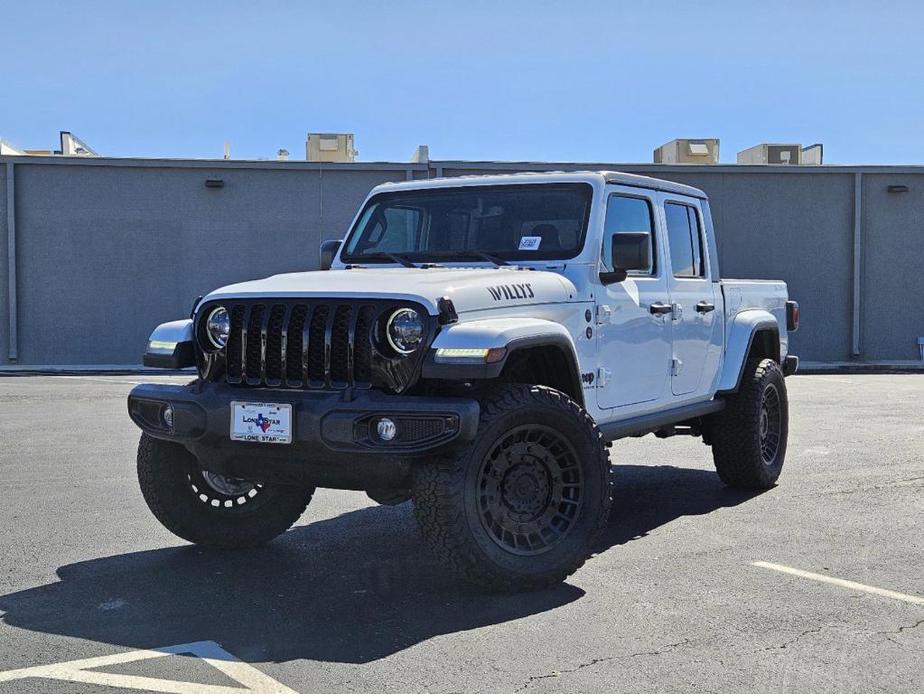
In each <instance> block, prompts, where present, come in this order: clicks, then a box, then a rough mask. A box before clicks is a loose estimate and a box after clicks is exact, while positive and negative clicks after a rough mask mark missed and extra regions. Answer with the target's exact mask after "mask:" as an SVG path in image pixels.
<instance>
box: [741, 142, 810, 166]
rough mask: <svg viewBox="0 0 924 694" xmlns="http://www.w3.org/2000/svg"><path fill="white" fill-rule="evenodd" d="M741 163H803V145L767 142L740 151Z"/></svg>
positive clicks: (795, 164)
mask: <svg viewBox="0 0 924 694" xmlns="http://www.w3.org/2000/svg"><path fill="white" fill-rule="evenodd" d="M738 163H739V164H790V165H794V166H797V165H799V164H801V163H802V145H799V144H770V143H767V142H764V143H761V144H759V145H754V146H753V147H748V148H747V149H743V150H741V151H740V152H738Z"/></svg>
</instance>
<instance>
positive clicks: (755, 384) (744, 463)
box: [709, 359, 789, 489]
mask: <svg viewBox="0 0 924 694" xmlns="http://www.w3.org/2000/svg"><path fill="white" fill-rule="evenodd" d="M774 397H775V398H776V401H777V409H776V414H772V413H771V414H768V412H767V408H768V405H767V400H768V398H774ZM764 418H766V419H764ZM762 419H764V423H763V424H762ZM770 419H773V420H774V421H776V422H777V423H778V431H777V432H776V436H777V437H778V440H777V442H776V445H775V447H774V450H773V454H772V455H769V454H768V452H767V451H768V448H767V445H768V440H769V439H768V435H767V434H766V433H764V434H762V427H764V428H765V430H767V431H768V430H769V428H770V427H772V426H773V423H772V422H770V423H768V422H769V421H770ZM709 426H710V434H711V440H712V458H713V461H714V462H715V469H716V472H718V473H719V477H720V478H721V479H722V481H723V482H725V484H727V485H729V486H731V487H740V488H743V489H769V488H770V487H772V486H773V485H774V484H775V483H776V480H777V478H778V477H779V476H780V472H782V470H783V462H784V460H785V458H786V440H787V438H788V434H789V404H788V400H787V395H786V381H785V379H784V378H783V372H782V370H780V366H779V364H777V363H776V362H775V361H774V360H773V359H750V360H748V362H747V364H746V365H745V367H744V373H743V374H742V376H741V384H740V386H739V388H738V392H737V393H734V394H733V395H730V396H728V398H727V401H726V405H725V409H724V410H722V411H721V412H719V413H717V414H715V415H713V416H712V418H711V419H710V421H709Z"/></svg>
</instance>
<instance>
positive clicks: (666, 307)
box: [648, 301, 674, 316]
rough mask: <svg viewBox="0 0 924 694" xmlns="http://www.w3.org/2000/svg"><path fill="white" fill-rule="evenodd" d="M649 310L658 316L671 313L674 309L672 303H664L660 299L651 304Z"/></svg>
mask: <svg viewBox="0 0 924 694" xmlns="http://www.w3.org/2000/svg"><path fill="white" fill-rule="evenodd" d="M648 310H649V311H651V313H653V314H654V315H656V316H663V315H664V314H665V313H671V312H672V311H673V310H674V309H673V307H672V306H671V305H670V304H664V303H661V302H660V301H658V302H655V303H653V304H651V305H650V306H649V307H648Z"/></svg>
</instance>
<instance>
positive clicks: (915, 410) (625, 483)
mask: <svg viewBox="0 0 924 694" xmlns="http://www.w3.org/2000/svg"><path fill="white" fill-rule="evenodd" d="M140 378H141V377H138V376H89V375H87V376H71V377H67V376H58V377H43V376H28V377H27V376H21V377H15V376H10V377H0V529H2V533H0V557H2V560H0V694H11V693H14V692H15V693H17V694H19V693H21V692H56V693H58V692H61V693H63V692H94V693H95V692H101V693H103V692H113V691H119V690H120V688H121V689H122V690H123V691H131V690H134V691H139V690H145V689H147V690H148V691H171V692H180V693H181V694H182V693H185V692H206V693H208V694H230V693H231V692H234V691H237V692H240V691H248V690H249V691H254V692H271V691H276V692H289V691H297V692H325V693H337V692H359V691H363V692H366V691H369V692H395V693H399V692H400V693H405V692H439V693H448V692H491V693H494V692H510V693H514V692H529V693H533V692H535V693H539V692H739V691H749V692H799V693H803V692H832V693H834V692H837V693H838V694H843V693H845V692H863V693H868V692H915V693H918V692H920V691H922V689H924V657H922V654H924V572H922V568H924V552H922V550H924V540H922V531H924V418H922V412H924V375H825V376H796V377H793V378H790V379H788V380H787V383H788V386H789V390H790V400H791V424H790V426H791V431H790V442H789V453H788V456H787V462H786V466H785V468H784V470H783V475H782V477H781V478H780V482H779V485H778V486H777V487H776V488H774V489H772V490H770V491H767V492H764V493H760V494H751V493H743V492H740V491H733V490H729V489H726V488H725V487H723V486H722V484H721V483H720V482H719V480H718V478H717V477H716V475H715V472H714V470H713V467H712V461H711V455H710V451H709V449H708V448H707V447H706V446H704V445H703V444H702V443H701V442H700V441H698V440H695V439H690V438H683V437H677V438H673V439H668V440H658V439H655V438H654V437H651V436H648V437H645V438H642V439H637V440H629V441H621V442H618V443H617V444H615V445H614V447H613V449H612V455H613V459H614V461H615V462H616V463H617V464H618V466H619V468H618V477H617V480H618V482H617V492H616V503H615V510H614V513H613V516H612V519H611V521H610V524H609V527H608V530H607V532H606V535H605V538H604V542H603V544H602V546H601V548H600V552H599V554H597V556H595V557H594V558H592V559H591V560H590V561H588V562H587V564H586V565H585V566H584V568H582V569H581V570H580V571H579V572H578V573H577V574H575V575H574V576H573V577H572V578H571V579H569V581H568V582H567V583H565V584H563V585H561V586H559V587H557V588H554V589H551V590H546V591H542V592H538V593H530V594H525V595H513V596H496V595H490V594H484V593H482V592H479V591H478V590H476V589H473V588H470V587H468V586H466V585H464V584H461V583H459V582H457V581H456V580H454V579H453V578H452V577H451V576H449V575H447V574H446V572H445V571H444V570H443V569H442V568H441V567H440V566H439V565H438V564H437V563H436V562H435V561H434V560H433V558H431V556H430V555H429V554H428V553H427V550H426V548H425V547H424V545H423V542H422V540H421V538H420V536H419V533H418V531H417V529H416V527H415V524H414V521H413V516H412V509H411V507H410V505H409V504H402V505H400V506H396V507H383V506H377V505H375V504H374V503H373V502H372V501H371V500H369V499H368V498H367V497H366V496H365V495H363V494H361V493H357V492H341V491H331V490H320V491H318V493H317V494H316V496H315V498H314V501H313V502H312V503H311V505H310V506H309V508H308V511H307V512H306V513H305V515H304V516H303V518H302V520H301V521H300V523H299V524H298V525H297V526H296V527H295V528H293V529H292V530H291V531H289V532H288V533H286V534H285V535H284V536H283V537H281V538H279V539H278V540H276V541H275V542H273V543H271V544H270V545H268V546H267V547H265V548H261V549H258V550H252V551H243V552H234V553H224V552H215V551H206V550H202V549H199V548H196V547H193V546H190V545H188V544H186V543H184V542H182V541H181V540H179V539H177V538H175V537H174V536H172V535H171V534H170V533H168V532H167V531H166V530H164V529H163V528H162V527H161V526H160V525H159V524H158V523H157V521H156V520H155V519H154V518H153V516H152V515H151V514H150V512H149V511H148V509H147V507H146V506H145V504H144V501H143V499H142V498H141V495H140V492H139V491H138V487H137V482H136V479H135V469H134V456H135V447H136V445H137V440H138V435H139V432H138V431H137V430H136V429H135V427H134V425H132V423H131V422H130V421H129V419H128V417H127V415H126V412H125V396H126V394H127V393H128V390H129V389H130V387H131V385H132V382H134V381H138V380H140ZM145 379H146V380H152V379H150V378H148V377H145ZM160 380H167V381H177V380H178V379H177V378H176V377H167V378H161V379H160ZM180 380H182V379H180ZM755 562H759V564H755ZM843 581H850V582H852V583H846V584H845V583H843Z"/></svg>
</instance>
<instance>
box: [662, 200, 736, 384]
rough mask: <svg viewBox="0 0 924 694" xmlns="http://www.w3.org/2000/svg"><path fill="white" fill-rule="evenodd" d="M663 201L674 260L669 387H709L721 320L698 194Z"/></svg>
mask: <svg viewBox="0 0 924 694" xmlns="http://www.w3.org/2000/svg"><path fill="white" fill-rule="evenodd" d="M660 201H661V213H662V215H663V218H664V228H665V230H666V232H667V233H666V236H667V246H668V252H667V255H668V257H669V263H670V269H669V272H668V273H667V275H668V280H667V281H668V289H669V292H670V301H671V308H672V311H671V333H672V343H673V348H672V356H671V392H672V393H673V394H674V395H675V396H677V395H684V396H686V395H696V394H700V393H706V391H707V390H708V389H709V388H710V386H711V380H712V378H711V376H712V374H713V372H714V371H715V369H716V368H717V365H718V360H719V358H720V354H721V344H722V339H721V338H722V335H721V326H722V321H721V320H719V319H718V312H717V311H716V307H717V306H721V301H720V300H718V299H719V297H716V292H717V291H718V284H717V283H715V282H713V280H712V271H711V268H710V262H709V249H708V244H707V243H706V231H705V224H704V219H703V216H702V211H701V209H700V204H699V201H698V200H697V199H695V198H688V197H686V196H678V195H673V194H661V195H660ZM707 374H708V375H709V377H706V375H707Z"/></svg>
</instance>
